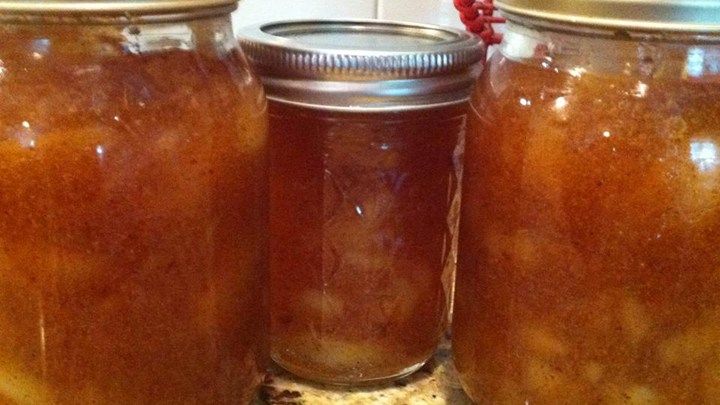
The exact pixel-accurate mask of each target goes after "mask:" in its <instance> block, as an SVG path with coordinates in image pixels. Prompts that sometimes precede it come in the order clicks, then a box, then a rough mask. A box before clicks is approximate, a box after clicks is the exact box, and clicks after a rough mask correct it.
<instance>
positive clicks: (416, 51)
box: [240, 20, 485, 112]
mask: <svg viewBox="0 0 720 405" xmlns="http://www.w3.org/2000/svg"><path fill="white" fill-rule="evenodd" d="M240 44H241V46H242V48H243V50H244V51H245V53H246V55H247V56H248V58H249V59H250V62H251V63H252V65H253V66H254V67H255V69H256V71H257V72H258V73H259V74H260V76H261V78H262V81H263V83H264V85H265V88H266V91H267V93H268V98H270V99H271V100H275V101H280V102H285V103H290V104H295V105H300V106H304V107H310V108H315V109H326V110H338V111H353V112H368V111H388V110H392V111H395V110H411V109H422V108H429V107H437V106H442V105H451V104H457V103H461V102H464V101H465V100H467V98H468V96H469V94H470V88H471V86H472V83H473V82H474V80H475V78H476V76H477V74H478V73H479V69H480V68H481V65H482V62H483V61H484V59H485V48H484V46H483V45H482V43H481V41H480V39H479V38H478V37H476V36H474V35H472V34H469V33H466V32H464V31H460V30H456V29H453V28H444V27H438V26H433V25H423V24H411V23H399V22H388V21H378V20H344V21H332V20H327V21H322V20H320V21H286V22H276V23H270V24H262V25H256V26H253V27H250V28H248V29H245V30H243V31H242V32H241V34H240Z"/></svg>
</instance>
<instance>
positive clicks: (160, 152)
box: [0, 0, 267, 404]
mask: <svg viewBox="0 0 720 405" xmlns="http://www.w3.org/2000/svg"><path fill="white" fill-rule="evenodd" d="M234 3H235V2H234V1H225V0H223V1H219V0H217V1H216V0H205V1H196V2H192V3H191V2H183V1H164V2H162V1H143V0H138V1H133V2H89V1H88V2H77V1H53V2H40V1H5V2H2V4H0V35H1V36H2V42H0V94H2V100H1V101H0V123H1V125H0V130H1V131H2V132H0V207H2V208H1V209H0V330H2V333H0V381H2V383H0V402H2V403H8V402H9V403H21V404H50V403H53V404H56V403H57V404H71V403H93V404H95V403H97V404H120V403H238V402H240V403H247V402H249V400H250V398H251V396H252V395H253V393H254V390H255V388H256V387H257V383H258V382H259V377H260V369H261V367H262V365H261V362H262V359H263V354H264V347H265V343H264V339H265V336H264V335H265V333H264V328H265V326H264V323H265V313H264V306H263V301H264V295H263V293H262V287H263V285H264V279H263V277H264V267H265V266H266V253H265V241H266V238H267V235H266V234H267V229H266V209H267V207H266V206H267V203H266V201H265V199H266V194H267V193H266V188H267V184H266V181H267V180H266V156H265V155H266V119H267V118H266V103H265V101H264V98H263V92H262V90H261V87H260V85H259V83H258V82H257V81H256V79H255V78H254V76H253V75H251V73H250V70H249V67H248V65H247V63H246V61H245V59H244V58H243V56H242V55H241V53H240V51H239V48H238V47H237V46H236V41H235V40H234V37H233V32H232V30H231V25H230V18H229V12H231V11H232V10H233V9H234V8H235V4H234Z"/></svg>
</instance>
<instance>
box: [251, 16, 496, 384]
mask: <svg viewBox="0 0 720 405" xmlns="http://www.w3.org/2000/svg"><path fill="white" fill-rule="evenodd" d="M241 44H242V46H243V48H244V49H245V51H246V52H247V53H248V57H249V59H250V61H251V63H252V64H253V65H254V66H255V67H256V68H257V69H258V72H259V73H260V76H261V79H262V80H263V82H264V84H265V86H266V90H267V92H268V98H269V99H270V143H271V153H270V155H271V159H270V160H271V165H270V166H271V176H270V177H271V186H270V188H271V198H270V207H271V208H270V211H271V214H270V224H271V225H270V229H271V237H270V246H271V254H270V257H271V259H270V275H271V283H270V294H271V320H272V322H271V337H272V356H273V359H274V360H275V361H276V362H277V363H278V364H279V365H280V366H282V367H283V368H285V369H287V370H289V371H291V372H293V373H295V374H296V375H299V376H301V377H304V378H306V379H309V380H313V381H322V382H328V383H334V384H346V385H347V384H371V383H377V382H380V381H386V380H391V379H395V378H399V377H402V376H405V375H407V374H410V373H412V372H414V371H415V370H417V369H419V368H420V367H421V366H422V365H423V364H424V363H425V362H426V361H427V360H428V359H429V358H430V357H431V356H432V355H433V353H434V351H435V348H436V346H437V344H438V341H439V339H440V337H441V336H442V335H443V333H444V330H445V325H446V315H447V311H448V297H449V293H450V289H451V284H452V276H453V270H454V263H455V261H454V254H453V252H454V250H453V247H454V245H455V243H454V242H455V240H456V236H457V233H456V226H457V211H458V203H459V196H458V179H459V178H460V174H461V165H460V163H461V162H460V158H461V154H462V146H463V136H464V128H465V115H466V108H465V107H466V102H467V98H468V95H469V92H470V87H471V84H472V82H473V81H474V79H475V77H476V72H477V70H478V69H479V67H480V64H481V61H482V60H483V59H484V58H483V56H484V49H483V48H482V47H481V45H480V43H479V40H478V39H476V38H474V37H473V36H471V35H469V34H466V33H464V32H462V31H456V30H452V29H445V28H440V27H435V26H426V25H416V24H401V23H392V22H377V21H324V22H321V21H295V22H281V23H271V24H265V25H262V26H256V27H252V28H249V29H247V30H246V31H244V32H243V34H242V39H241Z"/></svg>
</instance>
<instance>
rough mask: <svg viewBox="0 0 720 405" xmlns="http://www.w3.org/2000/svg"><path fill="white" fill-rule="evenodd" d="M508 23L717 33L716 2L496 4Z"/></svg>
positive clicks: (500, 0)
mask: <svg viewBox="0 0 720 405" xmlns="http://www.w3.org/2000/svg"><path fill="white" fill-rule="evenodd" d="M495 5H496V6H497V7H498V8H499V9H500V10H501V11H502V13H503V15H505V16H506V17H508V18H509V19H511V20H512V19H515V18H517V19H520V20H522V19H527V18H529V19H532V20H535V21H547V22H555V23H564V24H567V23H569V24H574V25H582V26H588V27H597V28H611V29H622V30H629V31H660V32H663V31H664V32H678V33H682V32H686V33H698V34H703V33H707V34H716V33H719V32H720V0H497V1H495Z"/></svg>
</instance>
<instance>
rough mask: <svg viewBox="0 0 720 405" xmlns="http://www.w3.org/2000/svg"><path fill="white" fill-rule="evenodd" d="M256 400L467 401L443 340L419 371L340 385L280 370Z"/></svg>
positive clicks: (306, 404) (315, 403)
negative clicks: (372, 383) (365, 384)
mask: <svg viewBox="0 0 720 405" xmlns="http://www.w3.org/2000/svg"><path fill="white" fill-rule="evenodd" d="M260 398H261V399H260V401H258V402H259V403H260V404H269V405H301V404H302V405H330V404H332V405H356V404H362V405H365V404H373V405H375V404H378V405H385V404H387V405H396V404H397V405H406V404H407V405H415V404H418V405H420V404H431V405H435V404H437V405H442V404H452V405H470V404H471V402H470V400H469V399H468V397H467V396H466V395H465V394H464V393H463V391H462V388H460V384H459V383H458V381H457V378H456V376H455V369H454V367H453V365H452V361H451V356H450V344H449V342H448V341H447V340H446V341H444V342H443V343H442V344H441V345H440V348H439V350H438V352H437V354H436V355H435V357H434V358H433V360H431V361H429V362H428V364H426V365H425V367H423V368H422V369H421V370H420V371H418V372H417V373H415V374H413V375H412V376H410V377H407V378H405V379H402V380H399V381H396V382H393V383H389V384H386V385H381V386H377V387H373V388H353V389H342V388H338V387H334V386H326V385H319V384H311V383H307V382H303V381H299V380H298V379H296V378H293V376H291V375H289V374H288V373H286V372H284V371H282V370H278V369H276V370H274V371H273V373H271V375H270V376H268V377H267V379H266V381H265V384H264V386H263V387H262V390H261V392H260Z"/></svg>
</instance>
